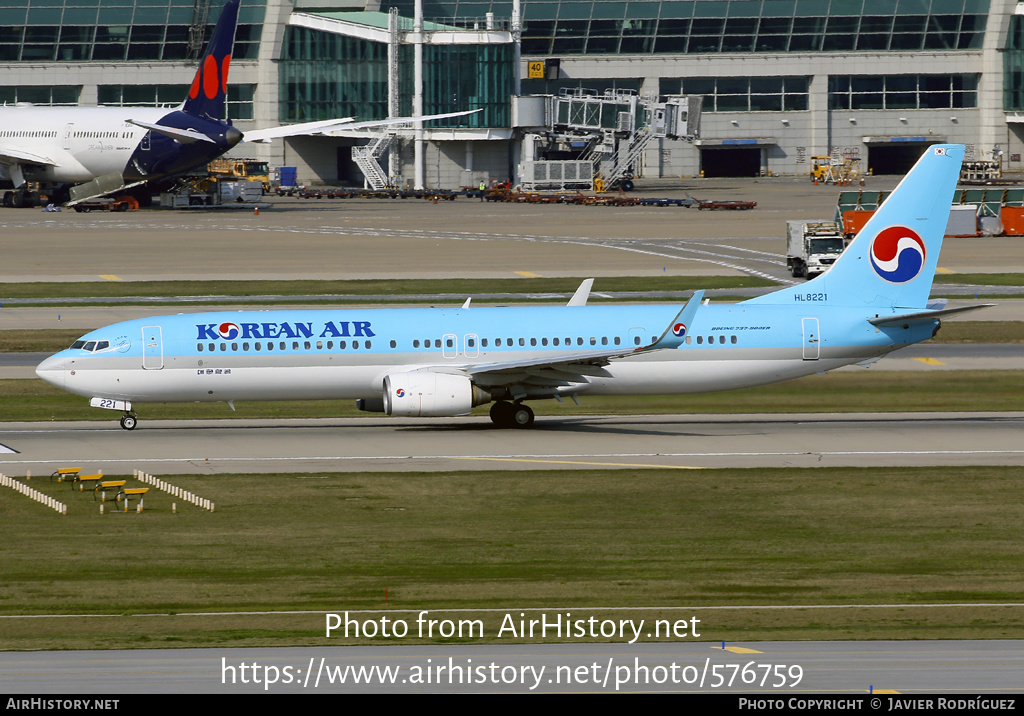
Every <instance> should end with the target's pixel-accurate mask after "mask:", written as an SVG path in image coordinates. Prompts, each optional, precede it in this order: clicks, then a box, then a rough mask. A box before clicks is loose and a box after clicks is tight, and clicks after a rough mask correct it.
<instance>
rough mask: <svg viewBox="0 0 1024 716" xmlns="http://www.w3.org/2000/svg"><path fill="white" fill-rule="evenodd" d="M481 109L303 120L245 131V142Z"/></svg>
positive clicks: (445, 115)
mask: <svg viewBox="0 0 1024 716" xmlns="http://www.w3.org/2000/svg"><path fill="white" fill-rule="evenodd" d="M480 111H481V110H479V109H471V110H467V111H465V112H448V113H446V114H427V115H424V116H422V117H393V118H391V119H374V120H370V121H366V122H353V121H352V117H340V118H338V119H325V120H322V121H319V122H303V123H301V124H288V125H284V126H281V127H270V128H269V129H253V130H250V131H248V132H246V133H245V136H244V138H243V139H242V141H243V142H269V141H270V140H271V139H277V138H278V137H295V136H300V135H308V134H324V135H330V134H331V133H332V132H333V131H336V130H337V131H346V132H347V131H348V130H351V129H368V128H370V127H384V126H387V125H390V124H409V123H411V122H416V121H422V122H427V121H430V120H432V119H447V118H448V117H462V116H464V115H467V114H473V113H474V112H480Z"/></svg>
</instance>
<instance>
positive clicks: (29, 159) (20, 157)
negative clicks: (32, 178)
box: [0, 145, 57, 167]
mask: <svg viewBox="0 0 1024 716" xmlns="http://www.w3.org/2000/svg"><path fill="white" fill-rule="evenodd" d="M0 164H43V165H45V166H51V167H55V166H57V162H55V161H53V160H52V159H49V158H47V157H44V156H41V155H39V154H32V153H31V152H26V151H25V150H23V149H16V148H15V147H12V146H9V145H7V146H4V145H0Z"/></svg>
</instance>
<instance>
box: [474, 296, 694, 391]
mask: <svg viewBox="0 0 1024 716" xmlns="http://www.w3.org/2000/svg"><path fill="white" fill-rule="evenodd" d="M703 298H704V292H703V291H695V292H694V294H693V296H692V297H691V298H690V300H689V301H687V302H686V305H685V306H683V308H682V309H681V310H680V311H679V313H678V314H676V317H675V318H674V319H673V320H672V322H671V323H670V324H669V325H668V327H666V328H665V330H664V331H663V332H662V334H661V335H660V336H659V337H658V339H657V340H656V341H654V342H653V343H650V344H648V345H646V346H640V347H631V348H616V349H613V350H607V349H606V350H593V351H587V352H583V353H579V352H574V353H569V354H564V353H563V354H561V355H557V354H556V355H552V356H540V357H537V358H529V359H524V360H513V361H498V362H495V363H478V364H476V365H474V366H471V367H469V368H467V369H466V371H465V372H466V374H467V375H469V376H471V377H472V378H473V382H475V383H477V384H478V385H503V384H505V385H507V384H509V383H512V382H515V383H522V384H526V385H531V386H545V387H551V386H568V385H571V384H573V383H588V382H589V381H588V380H587V378H588V377H592V378H610V377H612V376H611V374H610V373H608V371H606V370H605V369H604V366H606V365H608V364H609V363H611V361H613V360H615V359H617V358H624V357H626V356H629V355H637V354H640V353H647V352H649V351H655V350H663V349H669V348H678V347H679V346H680V345H681V344H682V343H683V341H684V340H685V335H686V332H687V327H688V326H689V325H691V324H692V322H693V317H694V316H695V315H696V313H697V309H698V308H699V307H700V303H701V300H703Z"/></svg>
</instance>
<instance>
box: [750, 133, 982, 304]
mask: <svg viewBox="0 0 1024 716" xmlns="http://www.w3.org/2000/svg"><path fill="white" fill-rule="evenodd" d="M963 158H964V146H963V145H962V144H935V145H932V146H930V147H928V148H927V149H925V151H924V154H923V155H921V158H920V159H919V160H918V161H917V164H915V165H914V168H913V169H911V170H910V171H909V172H908V173H907V175H906V176H905V177H903V181H901V182H900V183H899V185H898V186H897V187H896V188H895V189H894V190H893V192H892V193H891V194H890V195H889V198H887V199H886V200H885V202H884V203H883V204H882V206H880V207H879V208H878V210H877V211H876V212H875V214H874V216H872V217H871V219H870V220H869V221H868V223H867V224H865V225H864V228H863V229H861V231H860V233H859V234H857V237H856V238H855V239H854V240H853V242H852V243H851V244H850V245H849V246H848V247H847V249H846V251H845V252H844V253H843V255H842V256H841V257H840V258H839V260H838V261H836V263H835V264H834V265H833V266H832V269H831V270H829V271H828V272H827V273H824V274H822V275H820V276H818V277H817V278H815V279H813V280H811V281H808V282H807V283H805V284H801V285H799V286H791V287H789V288H784V289H781V290H779V291H775V292H773V293H770V294H767V295H765V296H759V297H758V298H754V299H751V300H750V301H749V302H748V303H769V304H778V303H783V304H792V303H793V302H794V301H797V302H798V301H801V300H803V299H802V298H801V296H806V295H808V294H814V295H815V296H827V302H828V303H830V304H832V305H839V306H843V305H845V306H866V307H873V308H897V309H900V308H924V307H925V306H926V305H927V303H928V295H929V293H930V292H931V288H932V279H933V278H934V277H935V268H936V266H937V265H938V261H939V251H940V249H941V248H942V237H943V235H944V234H945V231H946V224H947V223H948V222H949V209H950V206H951V204H952V200H953V192H954V191H955V190H956V184H957V181H958V179H959V178H960V164H961V163H962V161H963ZM814 300H821V299H820V298H815V299H814Z"/></svg>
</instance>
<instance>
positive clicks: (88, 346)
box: [71, 341, 110, 353]
mask: <svg viewBox="0 0 1024 716" xmlns="http://www.w3.org/2000/svg"><path fill="white" fill-rule="evenodd" d="M71 348H72V349H80V350H83V351H89V352H90V353H95V352H96V351H105V350H107V349H108V348H110V341H75V342H74V343H72V344H71Z"/></svg>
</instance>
